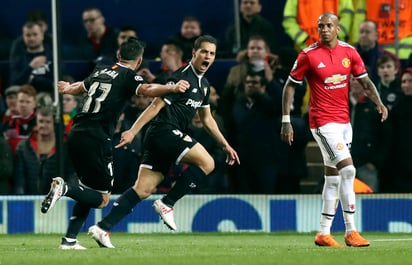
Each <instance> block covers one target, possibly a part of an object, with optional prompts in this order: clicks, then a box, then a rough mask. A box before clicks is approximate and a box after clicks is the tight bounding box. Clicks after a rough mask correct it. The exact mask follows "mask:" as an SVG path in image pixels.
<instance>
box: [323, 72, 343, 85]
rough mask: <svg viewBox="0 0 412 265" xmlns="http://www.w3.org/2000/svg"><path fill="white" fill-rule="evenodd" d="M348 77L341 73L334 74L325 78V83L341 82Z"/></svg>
mask: <svg viewBox="0 0 412 265" xmlns="http://www.w3.org/2000/svg"><path fill="white" fill-rule="evenodd" d="M346 78H347V76H346V75H341V74H337V75H332V76H330V77H327V78H326V79H325V84H329V83H332V84H334V85H336V84H340V83H341V82H342V81H344V80H346Z"/></svg>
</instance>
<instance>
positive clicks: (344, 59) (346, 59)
mask: <svg viewBox="0 0 412 265" xmlns="http://www.w3.org/2000/svg"><path fill="white" fill-rule="evenodd" d="M342 65H343V67H345V68H349V66H350V60H349V59H348V58H343V59H342Z"/></svg>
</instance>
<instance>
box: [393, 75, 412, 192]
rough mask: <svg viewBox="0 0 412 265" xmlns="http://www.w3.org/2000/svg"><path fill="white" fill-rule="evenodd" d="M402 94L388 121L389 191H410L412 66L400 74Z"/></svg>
mask: <svg viewBox="0 0 412 265" xmlns="http://www.w3.org/2000/svg"><path fill="white" fill-rule="evenodd" d="M401 88H402V96H401V97H400V99H399V102H398V104H397V105H395V106H394V107H393V109H392V112H391V116H390V118H389V121H390V123H391V128H392V130H393V135H392V137H390V138H391V139H392V141H393V147H394V149H393V153H392V156H394V157H396V159H394V160H393V162H394V163H393V164H392V165H391V166H392V172H391V173H392V174H391V178H390V180H388V181H390V182H391V183H392V184H391V186H392V190H390V191H389V192H402V193H411V192H412V163H411V161H412V153H411V149H412V138H411V135H412V68H406V69H405V71H404V72H403V74H402V76H401Z"/></svg>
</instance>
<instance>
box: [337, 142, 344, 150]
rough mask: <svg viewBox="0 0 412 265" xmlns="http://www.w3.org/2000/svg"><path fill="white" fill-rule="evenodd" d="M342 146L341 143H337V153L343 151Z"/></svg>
mask: <svg viewBox="0 0 412 265" xmlns="http://www.w3.org/2000/svg"><path fill="white" fill-rule="evenodd" d="M343 146H344V145H343V144H342V143H338V144H337V145H336V149H338V150H339V151H340V150H343Z"/></svg>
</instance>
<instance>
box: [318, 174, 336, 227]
mask: <svg viewBox="0 0 412 265" xmlns="http://www.w3.org/2000/svg"><path fill="white" fill-rule="evenodd" d="M339 183H340V176H325V184H323V191H322V200H323V205H322V214H321V217H320V229H319V232H320V233H321V234H322V235H328V234H330V228H331V227H332V222H333V218H334V217H335V213H336V206H337V202H338V190H339Z"/></svg>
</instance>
